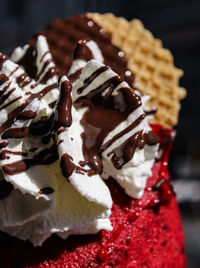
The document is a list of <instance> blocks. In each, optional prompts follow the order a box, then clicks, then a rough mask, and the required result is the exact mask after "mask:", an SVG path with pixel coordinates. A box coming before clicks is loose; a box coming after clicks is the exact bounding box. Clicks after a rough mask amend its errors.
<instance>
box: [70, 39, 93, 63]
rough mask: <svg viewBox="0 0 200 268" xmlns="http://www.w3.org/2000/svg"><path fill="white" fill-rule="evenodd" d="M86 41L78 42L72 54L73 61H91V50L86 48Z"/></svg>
mask: <svg viewBox="0 0 200 268" xmlns="http://www.w3.org/2000/svg"><path fill="white" fill-rule="evenodd" d="M87 42H88V40H79V41H78V44H77V46H76V48H75V50H74V52H73V59H74V60H77V59H82V60H85V61H89V60H92V59H93V55H92V52H91V50H90V49H89V48H88V46H87Z"/></svg>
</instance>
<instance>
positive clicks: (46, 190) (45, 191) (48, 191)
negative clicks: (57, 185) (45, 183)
mask: <svg viewBox="0 0 200 268" xmlns="http://www.w3.org/2000/svg"><path fill="white" fill-rule="evenodd" d="M54 192H55V191H54V189H53V188H52V187H45V188H42V189H41V190H40V191H39V192H38V194H52V193H54Z"/></svg>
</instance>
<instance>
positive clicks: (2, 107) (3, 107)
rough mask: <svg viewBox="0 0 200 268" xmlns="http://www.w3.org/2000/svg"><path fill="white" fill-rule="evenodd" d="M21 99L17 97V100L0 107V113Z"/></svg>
mask: <svg viewBox="0 0 200 268" xmlns="http://www.w3.org/2000/svg"><path fill="white" fill-rule="evenodd" d="M21 98H22V97H18V98H16V99H14V100H12V101H10V102H8V103H6V104H5V105H3V106H1V108H0V111H1V110H3V109H5V108H6V107H8V106H9V105H11V104H13V103H14V102H16V101H18V100H20V99H21Z"/></svg>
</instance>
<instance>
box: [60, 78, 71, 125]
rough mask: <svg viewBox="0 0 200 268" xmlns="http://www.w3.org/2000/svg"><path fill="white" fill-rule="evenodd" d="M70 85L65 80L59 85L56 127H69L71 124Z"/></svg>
mask: <svg viewBox="0 0 200 268" xmlns="http://www.w3.org/2000/svg"><path fill="white" fill-rule="evenodd" d="M71 90H72V85H71V83H70V82H69V81H67V80H65V81H63V82H61V84H60V100H59V102H58V120H57V127H58V128H60V127H70V126H71V124H72V113H71V108H72V98H71Z"/></svg>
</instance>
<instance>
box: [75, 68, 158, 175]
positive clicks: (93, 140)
mask: <svg viewBox="0 0 200 268" xmlns="http://www.w3.org/2000/svg"><path fill="white" fill-rule="evenodd" d="M108 69H109V68H108V67H107V66H103V67H100V68H99V69H97V70H96V71H94V72H93V73H92V74H91V75H90V76H89V77H88V78H86V79H85V80H84V81H83V86H82V87H81V88H79V89H77V93H79V94H83V96H82V95H81V96H80V98H79V99H78V100H77V101H76V102H75V106H76V107H77V108H80V107H88V110H87V111H86V112H85V114H84V116H83V118H82V120H81V124H82V125H83V127H84V133H82V135H81V136H82V139H83V155H84V159H85V162H84V163H85V164H88V165H89V166H91V167H92V169H93V170H95V172H96V173H101V172H102V171H103V165H102V161H101V155H100V153H102V152H103V151H105V150H106V149H107V148H108V147H109V146H110V145H111V144H113V143H114V142H115V141H116V140H117V139H119V138H121V137H122V136H123V135H125V134H127V133H128V132H130V131H131V130H132V129H134V128H135V127H137V126H138V125H139V124H140V123H141V121H142V120H144V117H145V114H142V115H141V116H139V117H138V118H137V119H136V120H135V121H134V122H133V123H132V124H130V125H129V126H128V127H127V128H125V129H123V130H122V131H121V132H119V133H117V134H116V135H115V136H114V137H113V138H111V139H110V140H108V141H107V142H106V143H105V144H103V142H104V139H105V138H106V136H107V135H108V134H109V133H110V132H111V131H112V130H114V129H115V128H116V127H117V126H118V125H119V124H120V123H121V122H123V121H125V120H126V119H127V118H128V116H129V115H130V114H131V113H132V112H133V111H135V110H136V109H137V108H138V107H139V106H141V99H140V97H139V96H137V95H136V94H134V92H133V90H132V89H130V88H120V89H118V91H117V92H115V94H112V93H113V91H114V90H115V88H117V86H119V84H120V83H121V82H122V81H121V79H120V77H119V76H113V77H111V78H110V79H108V80H107V81H105V82H103V83H102V84H101V85H99V86H98V87H97V88H94V89H92V90H91V91H90V92H89V93H88V94H87V95H86V96H84V90H85V89H86V88H87V87H88V86H89V85H90V84H91V83H92V81H93V80H94V79H95V78H97V77H98V76H99V75H100V74H102V73H103V72H105V71H106V70H108ZM105 90H106V94H102V93H104V91H105ZM146 143H151V144H152V145H154V144H156V143H157V139H156V138H155V137H154V136H153V134H148V135H146V136H145V135H142V133H141V134H136V135H133V136H132V137H130V138H129V139H128V140H126V141H125V142H124V143H123V144H122V145H120V146H119V147H117V148H116V149H115V150H113V151H112V152H110V154H113V156H112V158H111V160H112V162H113V165H114V166H115V167H116V168H117V169H121V168H122V166H123V165H124V164H125V163H126V162H128V161H129V160H130V159H131V158H132V157H133V154H134V152H135V150H136V148H137V147H142V146H144V145H145V144H146ZM108 156H109V155H108ZM82 164H83V163H82Z"/></svg>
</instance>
